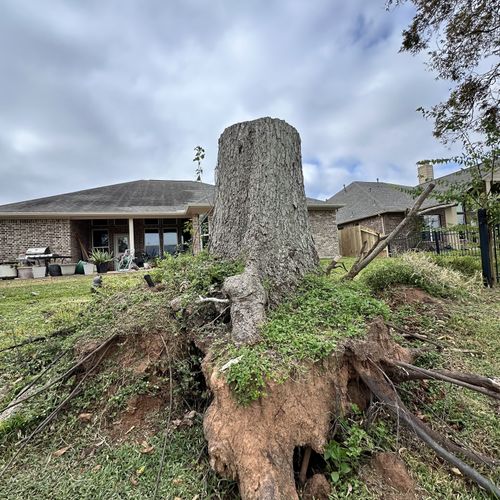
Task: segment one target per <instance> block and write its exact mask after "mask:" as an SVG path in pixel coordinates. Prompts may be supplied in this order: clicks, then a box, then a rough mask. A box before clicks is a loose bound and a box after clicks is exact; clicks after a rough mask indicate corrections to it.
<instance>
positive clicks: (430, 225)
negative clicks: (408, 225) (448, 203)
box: [424, 214, 441, 229]
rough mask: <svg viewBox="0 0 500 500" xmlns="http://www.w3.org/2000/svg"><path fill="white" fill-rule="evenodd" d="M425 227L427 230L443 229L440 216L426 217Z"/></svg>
mask: <svg viewBox="0 0 500 500" xmlns="http://www.w3.org/2000/svg"><path fill="white" fill-rule="evenodd" d="M424 226H425V228H426V229H437V228H439V227H441V216H440V215H437V214H436V215H424Z"/></svg>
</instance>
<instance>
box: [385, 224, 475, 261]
mask: <svg viewBox="0 0 500 500" xmlns="http://www.w3.org/2000/svg"><path fill="white" fill-rule="evenodd" d="M410 250H414V251H415V250H416V251H421V252H433V253H437V254H449V255H472V256H475V257H480V256H481V246H480V242H479V231H478V230H476V229H467V230H463V231H447V230H445V229H440V230H430V231H421V232H419V233H411V234H409V235H406V236H399V237H396V238H395V239H394V240H393V241H392V242H391V244H390V245H389V254H390V255H398V254H401V253H404V252H408V251H410Z"/></svg>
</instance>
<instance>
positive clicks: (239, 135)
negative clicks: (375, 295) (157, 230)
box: [210, 118, 319, 343]
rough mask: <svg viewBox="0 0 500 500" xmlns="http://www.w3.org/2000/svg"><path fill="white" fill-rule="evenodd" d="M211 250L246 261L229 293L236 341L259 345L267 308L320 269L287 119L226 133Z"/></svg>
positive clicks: (293, 132)
mask: <svg viewBox="0 0 500 500" xmlns="http://www.w3.org/2000/svg"><path fill="white" fill-rule="evenodd" d="M210 252H211V253H212V254H214V255H216V256H219V257H221V258H224V259H242V260H243V261H244V263H245V271H244V272H243V273H242V274H241V275H238V276H233V277H231V278H229V279H228V280H227V281H226V283H225V284H224V287H223V290H224V291H225V293H226V294H227V295H228V297H229V299H230V300H231V319H232V324H233V338H234V340H235V341H236V342H238V343H252V342H254V341H256V340H257V339H258V337H259V334H258V327H259V325H260V324H261V323H262V322H263V320H264V319H265V308H266V305H268V304H271V305H273V304H276V303H278V302H279V301H281V300H282V299H283V297H284V296H285V295H286V294H287V293H289V292H290V291H291V290H293V288H294V287H295V285H296V284H297V282H298V280H300V278H302V277H303V276H304V275H305V274H306V273H308V272H310V271H312V270H314V269H315V268H317V266H318V264H319V259H318V255H317V253H316V249H315V247H314V242H313V239H312V236H311V231H310V227H309V219H308V214H307V205H306V197H305V193H304V181H303V175H302V160H301V151H300V136H299V134H298V132H297V130H295V128H293V127H292V126H291V125H289V124H288V123H286V122H284V121H283V120H278V119H272V118H260V119H258V120H254V121H250V122H243V123H237V124H235V125H232V126H230V127H228V128H227V129H226V130H224V132H223V133H222V135H221V137H220V139H219V154H218V160H217V168H216V186H215V206H214V214H213V223H212V231H211V237H210Z"/></svg>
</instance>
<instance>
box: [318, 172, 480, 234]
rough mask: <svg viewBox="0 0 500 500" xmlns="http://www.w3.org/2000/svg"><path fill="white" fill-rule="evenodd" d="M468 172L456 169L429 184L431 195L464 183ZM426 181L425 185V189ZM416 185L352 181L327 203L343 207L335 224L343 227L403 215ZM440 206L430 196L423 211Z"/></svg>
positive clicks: (412, 197) (413, 199)
mask: <svg viewBox="0 0 500 500" xmlns="http://www.w3.org/2000/svg"><path fill="white" fill-rule="evenodd" d="M470 177H471V174H470V171H469V170H459V171H457V172H453V173H451V174H448V175H444V176H443V177H438V178H437V179H434V180H433V181H432V182H434V183H435V184H436V187H435V188H434V192H440V191H441V192H442V191H445V190H446V189H447V188H448V186H449V185H450V184H455V183H461V182H467V181H469V180H470ZM429 182H430V181H429ZM429 182H427V183H424V184H423V185H422V186H426V185H427V184H429ZM413 189H415V186H404V185H401V184H389V183H387V182H362V181H355V182H351V184H349V185H348V186H346V187H345V188H343V189H342V190H340V191H339V192H338V193H336V194H334V195H333V196H332V197H331V198H329V199H328V200H327V201H328V203H334V204H336V203H338V204H343V205H344V207H342V208H340V209H339V210H338V212H337V223H338V224H345V223H347V222H353V221H356V220H360V219H365V218H367V217H373V216H376V215H379V214H384V213H389V212H405V211H406V210H408V209H410V208H411V207H412V206H413V204H414V202H415V196H414V195H413V194H411V193H410V192H409V191H410V190H413ZM439 205H442V203H441V202H440V201H439V200H437V199H436V198H433V197H429V198H427V199H426V200H425V201H424V203H423V204H422V209H425V208H431V207H435V206H439Z"/></svg>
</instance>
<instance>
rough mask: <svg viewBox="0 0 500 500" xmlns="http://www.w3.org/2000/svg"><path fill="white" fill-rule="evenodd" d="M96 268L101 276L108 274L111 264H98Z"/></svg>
mask: <svg viewBox="0 0 500 500" xmlns="http://www.w3.org/2000/svg"><path fill="white" fill-rule="evenodd" d="M96 267H97V272H98V273H99V274H101V273H107V272H108V271H109V262H100V263H99V264H96Z"/></svg>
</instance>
